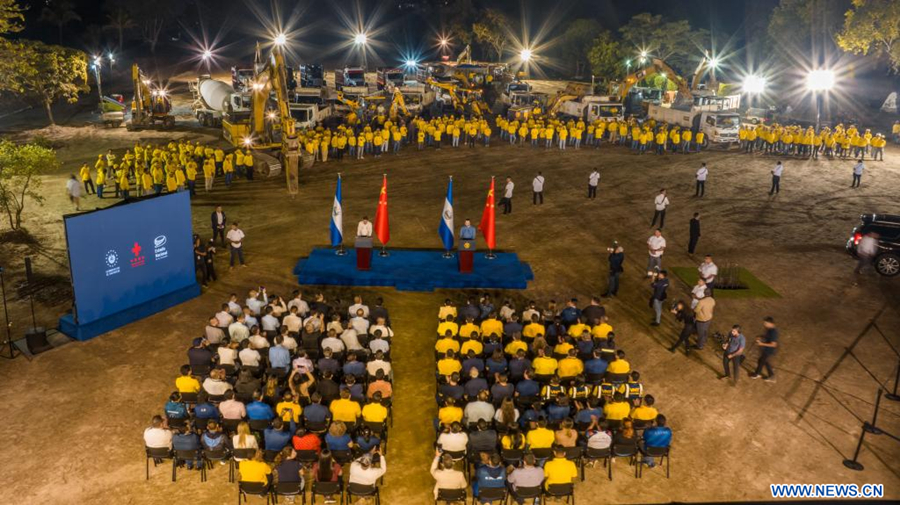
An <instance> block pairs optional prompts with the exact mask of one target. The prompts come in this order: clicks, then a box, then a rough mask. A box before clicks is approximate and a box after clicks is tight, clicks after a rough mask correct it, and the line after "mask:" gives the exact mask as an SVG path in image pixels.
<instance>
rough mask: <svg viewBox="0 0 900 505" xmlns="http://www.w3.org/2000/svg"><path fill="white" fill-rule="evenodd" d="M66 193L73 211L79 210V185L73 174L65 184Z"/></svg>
mask: <svg viewBox="0 0 900 505" xmlns="http://www.w3.org/2000/svg"><path fill="white" fill-rule="evenodd" d="M66 193H68V194H69V201H71V202H72V203H74V204H75V210H81V209H80V208H79V206H80V205H81V184H78V179H76V178H75V174H72V177H71V178H70V179H69V180H68V181H67V182H66ZM125 199H126V200H127V199H128V198H127V197H126V198H125Z"/></svg>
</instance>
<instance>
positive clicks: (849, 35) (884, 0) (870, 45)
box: [837, 0, 900, 73]
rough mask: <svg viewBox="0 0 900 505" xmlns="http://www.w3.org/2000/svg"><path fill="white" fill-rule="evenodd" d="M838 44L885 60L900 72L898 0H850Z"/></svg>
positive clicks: (899, 2) (844, 48) (893, 70)
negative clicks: (850, 5)
mask: <svg viewBox="0 0 900 505" xmlns="http://www.w3.org/2000/svg"><path fill="white" fill-rule="evenodd" d="M837 43H838V46H840V48H841V49H843V50H844V51H847V52H850V53H853V54H864V55H871V56H874V57H876V58H880V59H885V60H887V62H888V65H889V66H890V69H891V71H892V72H894V73H900V1H897V0H853V6H852V7H851V8H850V9H849V10H848V11H847V12H846V13H845V14H844V28H843V30H841V31H840V33H838V35H837Z"/></svg>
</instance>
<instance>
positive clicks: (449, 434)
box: [437, 423, 469, 452]
mask: <svg viewBox="0 0 900 505" xmlns="http://www.w3.org/2000/svg"><path fill="white" fill-rule="evenodd" d="M437 445H438V447H440V448H441V450H442V451H444V452H465V451H466V447H467V446H468V445H469V435H467V434H466V432H465V431H463V429H462V425H461V424H460V423H453V424H451V425H450V429H449V430H448V431H445V432H444V433H441V434H440V436H439V437H438V439H437Z"/></svg>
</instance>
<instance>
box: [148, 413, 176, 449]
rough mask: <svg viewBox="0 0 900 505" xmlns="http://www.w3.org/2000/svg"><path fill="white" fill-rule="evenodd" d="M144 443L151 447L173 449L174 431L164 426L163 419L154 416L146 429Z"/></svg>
mask: <svg viewBox="0 0 900 505" xmlns="http://www.w3.org/2000/svg"><path fill="white" fill-rule="evenodd" d="M144 445H145V446H147V447H150V448H151V449H171V448H172V432H171V431H169V430H167V429H166V428H163V419H162V417H160V416H153V419H151V420H150V427H149V428H147V429H146V430H144Z"/></svg>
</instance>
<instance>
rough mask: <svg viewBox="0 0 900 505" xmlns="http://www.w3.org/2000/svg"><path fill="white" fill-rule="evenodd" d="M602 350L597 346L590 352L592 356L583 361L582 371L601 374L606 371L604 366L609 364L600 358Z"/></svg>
mask: <svg viewBox="0 0 900 505" xmlns="http://www.w3.org/2000/svg"><path fill="white" fill-rule="evenodd" d="M601 354H602V351H601V350H600V349H599V348H597V349H594V350H593V351H592V352H591V355H592V356H593V357H592V358H591V359H589V360H587V361H585V362H584V373H590V374H597V375H603V374H605V373H606V368H607V367H608V366H609V363H607V362H606V360H605V359H603V358H601V357H600V356H601Z"/></svg>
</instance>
